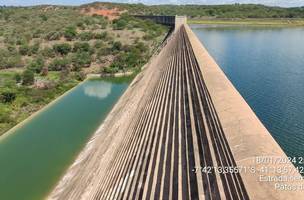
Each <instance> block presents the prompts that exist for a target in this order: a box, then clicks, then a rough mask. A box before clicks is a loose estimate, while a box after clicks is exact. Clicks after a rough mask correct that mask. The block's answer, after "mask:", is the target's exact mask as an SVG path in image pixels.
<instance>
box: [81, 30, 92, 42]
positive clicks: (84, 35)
mask: <svg viewBox="0 0 304 200" xmlns="http://www.w3.org/2000/svg"><path fill="white" fill-rule="evenodd" d="M78 37H79V38H80V40H82V41H89V40H92V39H94V34H93V33H92V32H82V33H80V34H78Z"/></svg>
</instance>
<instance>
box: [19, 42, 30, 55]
mask: <svg viewBox="0 0 304 200" xmlns="http://www.w3.org/2000/svg"><path fill="white" fill-rule="evenodd" d="M29 51H30V48H29V46H28V45H26V44H24V45H21V46H20V47H19V53H20V54H21V55H23V56H25V55H27V54H28V53H29Z"/></svg>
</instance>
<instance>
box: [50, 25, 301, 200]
mask: <svg viewBox="0 0 304 200" xmlns="http://www.w3.org/2000/svg"><path fill="white" fill-rule="evenodd" d="M196 40H197V39H196V38H195V36H194V34H193V33H192V32H191V30H190V29H189V27H188V26H187V25H186V24H185V25H181V26H180V27H178V28H177V31H175V32H174V33H173V34H172V35H171V36H170V37H169V38H168V39H167V41H166V43H165V44H164V47H163V48H162V50H161V51H160V53H159V54H158V55H155V56H154V57H153V58H152V59H151V61H150V62H149V63H148V64H147V65H146V67H145V68H144V70H143V72H142V73H140V74H139V75H138V76H137V77H136V78H135V80H134V81H133V82H132V84H131V85H130V87H129V88H128V90H127V91H126V93H125V94H124V95H123V97H122V98H121V99H120V101H119V103H118V104H117V105H116V106H115V108H114V109H113V110H112V112H111V114H110V115H109V116H108V118H107V120H106V121H105V123H104V124H103V125H102V126H101V127H100V129H99V130H98V131H97V132H96V134H95V135H94V136H93V138H92V139H91V141H90V142H89V143H88V145H87V146H86V148H85V149H84V151H83V152H82V153H81V154H80V155H79V157H78V158H77V159H76V161H75V163H74V164H73V165H72V166H71V167H70V169H69V170H68V172H67V174H66V175H65V176H64V177H63V178H62V180H61V181H60V182H59V184H58V185H57V186H56V188H55V189H54V191H53V192H52V193H51V194H50V196H49V198H50V199H244V200H245V199H295V198H294V197H297V198H298V197H300V196H303V194H302V193H300V192H297V191H293V192H286V193H284V194H283V195H282V194H280V195H279V194H277V193H276V191H275V188H274V187H273V184H274V183H272V182H258V179H257V177H258V176H259V175H261V174H263V173H264V174H265V175H279V173H278V172H276V171H274V172H272V171H271V172H269V171H267V172H262V171H260V170H259V169H260V168H261V167H265V165H267V166H268V167H278V166H277V164H275V163H263V166H261V165H260V164H259V163H256V161H255V160H256V157H257V156H278V157H281V158H286V155H285V154H284V153H283V152H282V150H281V149H280V147H279V146H278V145H277V144H276V142H275V141H274V140H273V139H272V137H271V136H270V134H269V133H268V132H267V130H266V129H265V128H264V127H263V125H262V124H261V123H260V122H259V120H258V119H257V118H256V116H255V115H254V113H253V112H252V111H251V109H250V108H249V106H248V105H247V104H246V102H245V101H244V100H243V99H242V97H241V96H240V95H239V94H238V93H237V91H236V90H235V89H234V88H233V86H232V85H231V83H230V82H229V81H228V79H227V78H226V77H225V75H224V74H223V73H222V72H221V71H220V69H219V68H218V66H217V65H216V63H215V62H214V61H213V60H212V59H211V58H210V56H209V55H208V53H207V52H206V51H205V50H204V49H203V48H202V46H201V44H200V43H199V42H198V41H196ZM236 167H240V169H243V170H239V171H236V172H230V173H224V172H223V171H221V170H224V169H236ZM280 167H288V168H290V169H291V170H292V171H289V172H288V173H287V174H288V175H291V176H297V175H298V172H297V171H296V170H294V169H295V168H294V167H293V165H292V164H290V163H283V164H282V165H280ZM253 168H254V169H255V171H254V172H252V171H250V172H249V171H247V170H250V169H253ZM245 170H246V171H245Z"/></svg>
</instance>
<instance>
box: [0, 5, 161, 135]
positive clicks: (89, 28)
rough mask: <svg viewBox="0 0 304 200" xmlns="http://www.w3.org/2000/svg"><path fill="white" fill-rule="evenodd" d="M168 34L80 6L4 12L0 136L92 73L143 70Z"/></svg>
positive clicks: (143, 23)
mask: <svg viewBox="0 0 304 200" xmlns="http://www.w3.org/2000/svg"><path fill="white" fill-rule="evenodd" d="M166 32H167V28H166V27H164V26H162V25H158V24H155V23H152V22H150V21H144V20H140V19H136V18H133V17H131V16H129V15H127V14H124V15H122V16H121V17H120V18H119V19H117V20H114V21H113V22H112V21H109V20H108V19H107V18H105V17H102V16H98V15H93V16H90V15H87V14H84V13H83V12H81V8H79V7H64V6H37V7H23V8H21V7H16V8H14V7H8V8H0V135H1V134H3V133H4V132H5V131H7V130H8V129H9V128H11V127H12V126H14V125H16V124H17V123H19V122H20V121H22V120H24V119H25V118H26V117H28V116H29V115H30V114H32V113H33V112H35V111H37V110H39V109H40V108H41V107H42V106H44V105H45V104H47V103H49V102H50V101H51V100H53V99H54V98H56V97H58V96H59V95H60V94H62V93H64V92H65V91H66V90H68V89H70V88H71V87H73V86H75V85H76V84H77V83H79V81H82V80H84V79H85V77H86V74H88V73H116V72H124V71H137V70H139V69H140V68H141V66H142V65H144V63H145V62H146V61H147V59H148V58H149V56H150V55H151V54H152V50H153V49H154V48H156V47H157V45H158V44H159V43H160V41H161V40H162V39H163V38H164V36H165V34H166ZM147 36H149V37H147ZM148 47H149V48H148Z"/></svg>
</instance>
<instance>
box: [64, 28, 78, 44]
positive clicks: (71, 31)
mask: <svg viewBox="0 0 304 200" xmlns="http://www.w3.org/2000/svg"><path fill="white" fill-rule="evenodd" d="M63 35H64V37H65V38H66V39H67V40H69V41H71V40H73V39H74V38H75V37H76V36H77V31H76V28H75V27H74V26H70V27H67V28H66V29H65V31H64V33H63Z"/></svg>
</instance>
